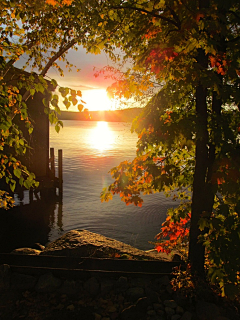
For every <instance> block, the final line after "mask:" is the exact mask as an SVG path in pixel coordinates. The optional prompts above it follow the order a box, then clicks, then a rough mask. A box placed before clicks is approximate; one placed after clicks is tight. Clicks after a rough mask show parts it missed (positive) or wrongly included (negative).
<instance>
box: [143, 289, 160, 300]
mask: <svg viewBox="0 0 240 320" xmlns="http://www.w3.org/2000/svg"><path fill="white" fill-rule="evenodd" d="M145 293H146V296H147V297H148V299H149V300H150V301H151V302H152V303H157V302H158V294H157V292H156V291H154V290H152V289H151V288H148V287H147V288H146V289H145Z"/></svg>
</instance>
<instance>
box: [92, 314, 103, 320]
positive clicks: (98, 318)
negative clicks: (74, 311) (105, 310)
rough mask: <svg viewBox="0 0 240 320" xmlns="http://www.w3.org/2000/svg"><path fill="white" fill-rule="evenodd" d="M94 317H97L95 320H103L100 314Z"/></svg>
mask: <svg viewBox="0 0 240 320" xmlns="http://www.w3.org/2000/svg"><path fill="white" fill-rule="evenodd" d="M94 316H95V320H101V319H102V317H101V315H100V314H98V313H95V314H94Z"/></svg>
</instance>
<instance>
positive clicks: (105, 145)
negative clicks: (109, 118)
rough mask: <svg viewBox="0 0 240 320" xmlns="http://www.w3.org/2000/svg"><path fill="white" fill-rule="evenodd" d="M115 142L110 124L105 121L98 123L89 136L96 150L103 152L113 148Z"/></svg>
mask: <svg viewBox="0 0 240 320" xmlns="http://www.w3.org/2000/svg"><path fill="white" fill-rule="evenodd" d="M113 142H114V136H113V133H112V131H111V129H110V128H109V126H108V123H107V122H105V121H98V122H97V125H96V127H95V128H94V129H93V130H92V131H91V133H90V135H89V143H90V145H91V146H92V147H93V148H94V149H97V150H99V151H100V152H103V151H105V150H108V149H110V148H111V146H112V144H113Z"/></svg>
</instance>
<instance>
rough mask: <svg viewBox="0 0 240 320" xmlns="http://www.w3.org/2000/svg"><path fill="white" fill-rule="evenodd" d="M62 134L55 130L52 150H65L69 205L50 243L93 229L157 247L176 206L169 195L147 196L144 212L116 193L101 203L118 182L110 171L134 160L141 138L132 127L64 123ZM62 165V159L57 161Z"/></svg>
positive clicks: (54, 222) (139, 245)
mask: <svg viewBox="0 0 240 320" xmlns="http://www.w3.org/2000/svg"><path fill="white" fill-rule="evenodd" d="M63 124H64V128H63V129H62V130H61V131H60V133H59V134H57V133H56V132H55V130H54V127H51V128H50V147H53V148H54V149H55V154H56V155H57V150H58V149H62V150H63V206H62V215H60V216H59V214H58V208H56V209H55V217H54V219H53V220H52V224H51V231H50V233H49V240H50V241H52V240H54V239H56V238H57V237H59V236H60V235H62V234H64V233H65V232H67V231H69V230H71V229H87V230H89V231H92V232H96V233H100V234H103V235H105V236H108V237H111V238H114V239H117V240H120V241H122V242H124V243H127V244H130V245H133V246H135V247H137V248H140V249H144V250H147V249H151V248H153V245H151V244H149V241H154V236H155V235H156V234H157V233H158V232H159V230H160V227H161V224H162V222H163V221H164V220H165V217H166V212H167V209H168V208H169V207H173V206H176V202H174V201H172V200H171V199H170V198H166V197H165V196H164V194H159V193H158V194H153V195H147V196H144V198H143V199H144V203H143V206H142V207H141V208H139V207H135V206H134V205H129V206H126V204H125V203H124V202H122V201H121V199H120V197H119V196H118V195H116V196H115V197H113V200H111V201H109V202H108V203H101V201H100V193H101V191H102V189H103V188H104V187H107V186H108V185H109V184H110V183H111V182H112V181H113V180H112V178H111V175H110V174H109V173H108V172H109V170H110V169H111V168H112V167H114V166H116V165H118V164H119V163H120V162H121V161H124V160H132V159H133V158H134V156H135V152H136V142H137V136H136V134H132V133H131V132H130V127H131V125H130V124H127V123H115V122H94V121H70V120H68V121H63ZM56 165H57V159H56Z"/></svg>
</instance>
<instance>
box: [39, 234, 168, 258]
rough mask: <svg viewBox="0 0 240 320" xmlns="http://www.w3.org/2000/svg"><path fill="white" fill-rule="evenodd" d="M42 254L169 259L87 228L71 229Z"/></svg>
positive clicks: (49, 245)
mask: <svg viewBox="0 0 240 320" xmlns="http://www.w3.org/2000/svg"><path fill="white" fill-rule="evenodd" d="M40 254H43V255H58V256H78V257H89V256H91V257H98V258H109V257H111V256H115V254H120V255H123V254H127V255H128V256H130V257H133V258H143V259H152V260H153V259H154V260H156V259H158V260H169V259H165V258H164V257H163V256H161V254H158V255H157V256H155V255H152V254H151V253H146V252H145V251H143V250H139V249H136V248H134V247H132V246H130V245H127V244H125V243H123V242H120V241H117V240H114V239H111V238H107V237H104V236H102V235H100V234H97V233H93V232H90V231H87V230H71V231H69V232H67V233H66V234H64V235H63V236H62V237H60V238H59V239H57V240H55V241H53V242H51V243H50V244H48V246H47V247H46V248H45V249H44V250H43V251H42V252H41V253H40Z"/></svg>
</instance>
